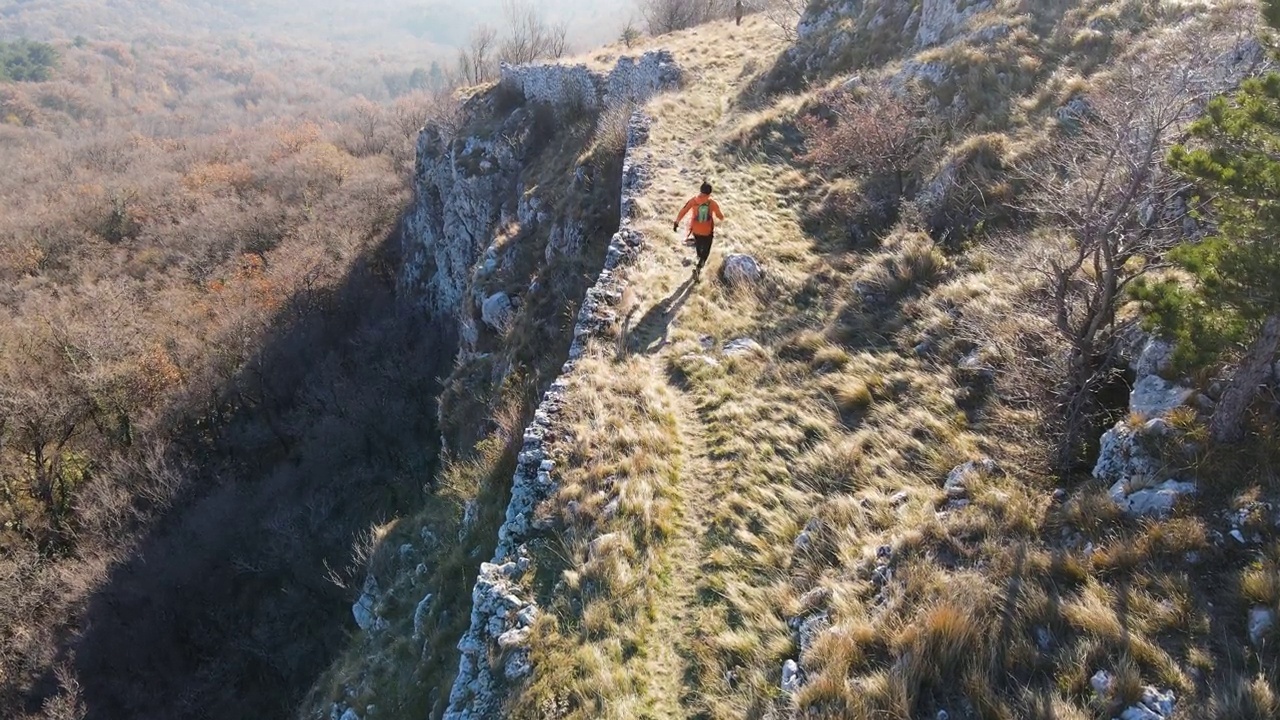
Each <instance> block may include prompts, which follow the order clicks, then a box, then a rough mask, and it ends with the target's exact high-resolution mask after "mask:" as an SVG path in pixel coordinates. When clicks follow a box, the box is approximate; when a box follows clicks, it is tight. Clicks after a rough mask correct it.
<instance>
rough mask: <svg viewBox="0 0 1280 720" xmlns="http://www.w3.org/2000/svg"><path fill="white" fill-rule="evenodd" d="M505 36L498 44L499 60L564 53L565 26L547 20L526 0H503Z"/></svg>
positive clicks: (553, 56)
mask: <svg viewBox="0 0 1280 720" xmlns="http://www.w3.org/2000/svg"><path fill="white" fill-rule="evenodd" d="M502 14H503V18H504V19H505V21H506V36H505V37H503V39H502V42H501V43H500V44H499V46H498V60H499V61H500V62H504V63H509V64H511V65H520V64H523V63H531V62H533V61H535V60H542V59H551V60H554V59H558V58H561V57H563V56H564V53H565V49H566V37H567V35H568V26H567V25H565V24H564V23H548V22H547V21H546V20H544V19H543V17H542V13H541V12H539V10H538V8H537V6H536V5H534V4H533V3H532V2H530V1H529V0H503V3H502Z"/></svg>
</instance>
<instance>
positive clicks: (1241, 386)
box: [1209, 315, 1280, 443]
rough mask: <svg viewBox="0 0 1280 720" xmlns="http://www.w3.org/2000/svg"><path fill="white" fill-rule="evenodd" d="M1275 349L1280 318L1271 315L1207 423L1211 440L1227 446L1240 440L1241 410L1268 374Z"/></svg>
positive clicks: (1278, 345)
mask: <svg viewBox="0 0 1280 720" xmlns="http://www.w3.org/2000/svg"><path fill="white" fill-rule="evenodd" d="M1277 349H1280V315H1271V316H1269V317H1268V318H1267V320H1266V322H1264V323H1263V324H1262V331H1261V332H1260V333H1258V337H1257V339H1255V340H1254V341H1253V344H1252V345H1251V346H1249V352H1248V353H1246V354H1245V356H1244V358H1242V359H1241V360H1240V365H1239V366H1238V367H1236V370H1235V372H1234V373H1233V374H1232V376H1231V381H1230V382H1229V383H1228V384H1227V389H1226V390H1225V391H1224V392H1223V393H1222V399H1221V400H1220V401H1219V402H1218V407H1217V409H1216V410H1215V411H1214V413H1213V419H1212V420H1210V421H1209V430H1210V431H1211V432H1212V434H1213V439H1214V440H1216V441H1217V442H1221V443H1230V442H1235V441H1237V440H1239V439H1240V438H1241V436H1242V435H1243V432H1244V427H1243V425H1244V414H1245V411H1247V410H1248V409H1249V406H1250V405H1251V404H1252V403H1253V398H1254V396H1255V395H1257V393H1258V386H1260V385H1261V384H1262V382H1263V380H1265V379H1266V377H1267V375H1268V374H1269V373H1270V372H1271V363H1272V361H1273V360H1274V359H1275V356H1276V350H1277Z"/></svg>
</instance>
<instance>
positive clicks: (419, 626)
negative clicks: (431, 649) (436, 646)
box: [413, 593, 432, 640]
mask: <svg viewBox="0 0 1280 720" xmlns="http://www.w3.org/2000/svg"><path fill="white" fill-rule="evenodd" d="M431 597H432V595H431V593H427V594H426V595H425V596H423V598H422V599H421V600H419V601H418V605H417V607H415V608H414V609H413V638H414V639H415V640H421V639H422V630H423V625H424V624H425V623H426V621H427V614H428V613H429V612H430V611H431Z"/></svg>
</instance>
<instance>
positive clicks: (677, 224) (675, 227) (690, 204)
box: [671, 200, 693, 230]
mask: <svg viewBox="0 0 1280 720" xmlns="http://www.w3.org/2000/svg"><path fill="white" fill-rule="evenodd" d="M692 209H693V200H689V202H687V203H685V204H684V207H683V208H681V209H680V214H679V215H677V216H676V222H675V225H673V226H672V227H671V229H672V230H679V229H680V221H681V220H684V216H685V215H688V214H689V211H690V210H692Z"/></svg>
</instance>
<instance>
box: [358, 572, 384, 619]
mask: <svg viewBox="0 0 1280 720" xmlns="http://www.w3.org/2000/svg"><path fill="white" fill-rule="evenodd" d="M380 594H381V593H380V591H379V588H378V581H377V580H376V579H375V578H374V577H373V575H368V576H366V577H365V579H364V587H363V588H362V591H361V593H360V597H359V598H358V599H357V600H356V601H355V603H354V604H353V605H352V606H351V614H352V616H354V617H355V620H356V625H359V626H360V629H361V630H372V629H377V627H378V626H379V625H380V623H381V619H380V618H379V617H378V616H377V615H376V614H375V613H374V609H375V608H376V607H377V605H378V600H379V597H380Z"/></svg>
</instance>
